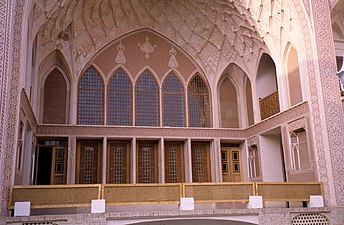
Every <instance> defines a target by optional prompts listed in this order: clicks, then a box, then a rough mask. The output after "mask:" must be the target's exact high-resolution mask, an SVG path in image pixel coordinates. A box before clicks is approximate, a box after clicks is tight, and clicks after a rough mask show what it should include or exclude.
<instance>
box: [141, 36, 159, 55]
mask: <svg viewBox="0 0 344 225" xmlns="http://www.w3.org/2000/svg"><path fill="white" fill-rule="evenodd" d="M138 46H139V47H140V50H141V51H142V52H143V53H146V54H145V57H146V59H149V54H150V53H153V52H154V49H155V48H156V45H152V44H151V43H150V42H149V38H148V36H147V37H146V41H145V43H143V44H142V45H141V44H140V43H138Z"/></svg>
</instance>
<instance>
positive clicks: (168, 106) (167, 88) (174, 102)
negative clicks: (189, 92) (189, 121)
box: [162, 72, 185, 127]
mask: <svg viewBox="0 0 344 225" xmlns="http://www.w3.org/2000/svg"><path fill="white" fill-rule="evenodd" d="M162 108H163V109H162V110H163V126H170V127H184V126H185V91H184V87H183V85H182V83H181V81H180V80H179V78H178V77H177V76H176V75H175V72H171V73H170V74H169V75H168V76H167V77H166V79H165V81H164V83H163V85H162Z"/></svg>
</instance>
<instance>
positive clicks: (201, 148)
mask: <svg viewBox="0 0 344 225" xmlns="http://www.w3.org/2000/svg"><path fill="white" fill-rule="evenodd" d="M191 157H192V182H210V181H211V176H210V149H209V143H206V142H193V143H191Z"/></svg>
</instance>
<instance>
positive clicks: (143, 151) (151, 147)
mask: <svg viewBox="0 0 344 225" xmlns="http://www.w3.org/2000/svg"><path fill="white" fill-rule="evenodd" d="M137 155H138V166H137V174H138V183H156V182H157V181H158V179H157V175H158V171H157V153H156V149H155V144H154V143H153V142H138V152H137Z"/></svg>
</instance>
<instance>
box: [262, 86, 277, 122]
mask: <svg viewBox="0 0 344 225" xmlns="http://www.w3.org/2000/svg"><path fill="white" fill-rule="evenodd" d="M259 106H260V118H261V119H262V120H264V119H266V118H268V117H270V116H273V115H275V114H276V113H279V112H280V106H279V97H278V91H276V92H274V93H272V94H270V95H268V96H266V97H265V98H262V99H260V100H259Z"/></svg>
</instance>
